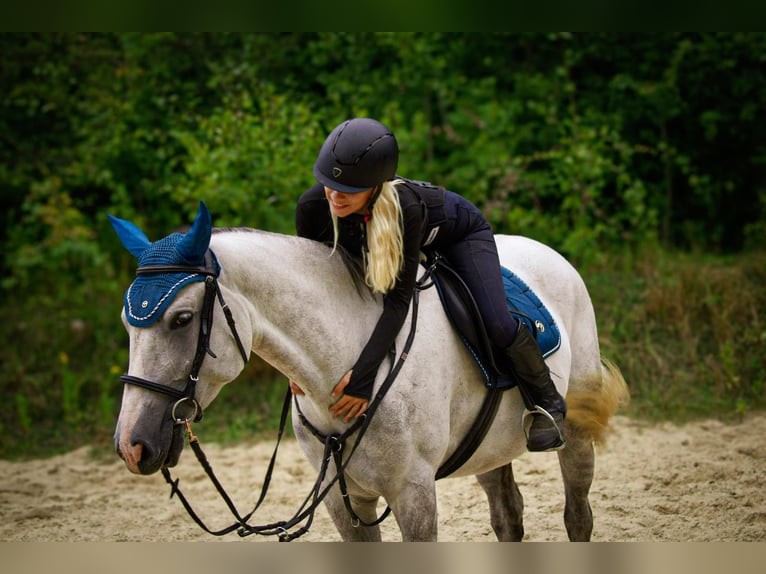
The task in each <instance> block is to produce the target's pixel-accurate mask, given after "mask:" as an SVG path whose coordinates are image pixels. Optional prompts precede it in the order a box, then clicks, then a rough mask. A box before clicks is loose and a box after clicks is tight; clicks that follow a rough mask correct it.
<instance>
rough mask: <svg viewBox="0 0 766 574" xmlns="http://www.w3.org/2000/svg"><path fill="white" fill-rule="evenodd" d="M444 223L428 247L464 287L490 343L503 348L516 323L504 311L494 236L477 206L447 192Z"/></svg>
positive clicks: (514, 336) (507, 344) (511, 337)
mask: <svg viewBox="0 0 766 574" xmlns="http://www.w3.org/2000/svg"><path fill="white" fill-rule="evenodd" d="M445 212H446V215H447V222H445V225H444V229H443V230H440V232H439V234H438V235H437V239H436V240H435V241H434V242H433V243H432V244H431V245H430V246H429V247H432V248H434V249H436V250H437V251H439V252H440V253H441V254H442V255H444V257H445V258H446V259H447V261H448V262H449V264H450V267H452V268H453V269H454V270H455V272H456V273H457V274H458V275H460V278H461V279H462V280H463V281H464V282H465V284H466V285H467V286H468V289H469V290H470V291H471V294H472V295H473V298H474V299H475V300H476V304H477V306H478V308H479V313H481V316H482V319H483V320H484V326H485V327H486V329H487V335H488V336H489V338H490V340H491V341H492V343H493V344H494V345H495V346H497V347H499V348H501V349H504V348H506V347H508V346H510V345H511V343H513V340H514V339H515V338H516V329H517V328H518V323H517V322H516V319H514V318H513V316H512V315H511V314H510V313H509V312H508V305H507V303H506V299H505V288H504V287H503V278H502V274H501V272H500V260H499V258H498V255H497V246H496V245H495V240H494V235H493V233H492V229H491V228H490V226H489V223H488V222H487V220H486V219H485V218H484V216H483V215H482V214H481V212H480V211H479V209H478V208H477V207H476V206H474V205H473V204H472V203H471V202H470V201H468V200H467V199H465V198H463V197H462V196H460V195H457V194H454V193H450V192H448V193H447V198H446V205H445Z"/></svg>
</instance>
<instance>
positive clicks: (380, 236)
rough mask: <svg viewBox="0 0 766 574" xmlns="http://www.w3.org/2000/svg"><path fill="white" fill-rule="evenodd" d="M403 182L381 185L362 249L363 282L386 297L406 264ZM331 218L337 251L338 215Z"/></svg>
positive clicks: (334, 245)
mask: <svg viewBox="0 0 766 574" xmlns="http://www.w3.org/2000/svg"><path fill="white" fill-rule="evenodd" d="M400 181H401V180H395V181H386V182H383V183H382V184H381V190H380V194H379V195H378V198H377V200H376V201H375V205H374V207H373V210H372V217H371V218H370V220H369V221H368V222H367V246H366V247H367V248H366V249H364V248H363V249H362V253H363V263H364V281H365V283H367V285H368V286H369V287H370V288H371V289H372V290H373V292H376V293H383V294H386V293H388V292H389V291H390V290H391V289H393V288H394V285H396V280H397V279H398V277H399V273H400V272H401V270H402V266H403V265H404V253H403V249H404V247H403V245H404V244H403V241H402V233H403V231H402V208H401V205H400V204H399V192H398V191H396V184H397V183H399V182H400ZM331 216H332V225H333V231H334V244H333V251H334V250H335V248H336V247H337V246H338V218H337V216H336V215H335V214H331Z"/></svg>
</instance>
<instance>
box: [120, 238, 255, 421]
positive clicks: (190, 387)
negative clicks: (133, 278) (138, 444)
mask: <svg viewBox="0 0 766 574" xmlns="http://www.w3.org/2000/svg"><path fill="white" fill-rule="evenodd" d="M219 272H220V271H219V268H218V267H217V266H216V263H215V258H214V256H213V253H212V251H210V250H209V249H208V250H207V251H206V252H205V264H204V265H202V266H194V265H146V266H144V267H139V268H138V269H136V275H137V276H141V275H158V274H162V273H200V274H202V275H205V296H204V298H203V301H202V310H201V313H200V324H199V336H198V337H197V349H196V351H195V353H194V360H193V361H192V366H191V371H190V372H189V379H188V380H187V381H186V385H185V386H184V388H183V389H177V388H175V387H171V386H168V385H163V384H160V383H155V382H154V381H149V380H147V379H142V378H141V377H135V376H133V375H122V376H121V377H120V381H122V382H123V383H124V384H126V385H134V386H137V387H141V388H143V389H147V390H150V391H153V392H155V393H160V394H162V395H166V396H169V397H170V398H171V399H174V400H175V402H174V403H173V407H172V408H171V410H170V417H171V418H172V419H173V422H174V423H175V424H184V423H186V422H188V421H194V422H197V421H200V420H202V407H201V406H200V404H199V403H198V402H197V399H196V398H195V396H194V395H195V392H196V389H197V381H199V372H200V369H201V368H202V362H203V361H204V360H205V355H210V356H211V357H212V358H214V359H215V358H217V356H216V354H215V353H214V352H213V351H212V349H211V348H210V334H211V332H212V330H213V314H214V313H213V312H214V310H215V299H216V298H217V299H218V302H219V303H220V304H221V308H222V309H223V313H224V315H225V316H226V322H227V323H228V325H229V329H230V330H231V334H232V335H233V336H234V340H235V341H236V342H237V347H238V348H239V352H240V354H241V355H242V360H243V361H244V362H245V364H247V361H248V358H249V353H247V352H246V351H245V347H244V346H243V345H242V340H241V339H240V338H239V333H237V328H236V326H235V323H234V317H233V316H232V313H231V309H229V306H228V305H227V304H226V302H225V301H224V299H223V295H222V293H221V287H220V286H219V285H218V275H219Z"/></svg>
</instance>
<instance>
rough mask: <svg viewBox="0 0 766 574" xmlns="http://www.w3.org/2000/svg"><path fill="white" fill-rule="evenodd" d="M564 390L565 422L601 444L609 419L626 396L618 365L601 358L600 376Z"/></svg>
mask: <svg viewBox="0 0 766 574" xmlns="http://www.w3.org/2000/svg"><path fill="white" fill-rule="evenodd" d="M595 383H596V384H593V385H585V386H584V388H581V389H573V388H571V387H570V389H569V392H568V393H567V397H566V399H567V423H568V424H570V425H572V426H573V427H576V428H577V430H578V431H579V432H582V433H584V434H585V435H586V436H587V435H590V436H591V437H592V439H593V442H594V443H596V444H603V443H604V442H605V441H606V436H607V434H608V432H609V430H610V427H609V419H610V418H611V417H612V416H613V415H614V414H615V413H616V412H617V409H618V408H620V407H621V406H624V405H627V404H628V401H629V400H630V393H629V391H628V385H627V384H626V383H625V379H624V378H623V376H622V373H621V372H620V369H619V367H617V365H615V364H614V363H612V362H611V361H610V360H609V359H606V358H604V357H602V358H601V380H600V381H595Z"/></svg>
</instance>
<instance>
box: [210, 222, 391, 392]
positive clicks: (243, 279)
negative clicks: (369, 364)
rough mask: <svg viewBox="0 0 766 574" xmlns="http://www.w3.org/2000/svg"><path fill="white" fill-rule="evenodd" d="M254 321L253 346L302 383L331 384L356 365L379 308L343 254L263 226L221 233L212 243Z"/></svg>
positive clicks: (227, 282)
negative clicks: (358, 284)
mask: <svg viewBox="0 0 766 574" xmlns="http://www.w3.org/2000/svg"><path fill="white" fill-rule="evenodd" d="M211 246H212V248H213V251H214V252H215V253H216V255H217V257H218V259H219V261H220V263H221V266H222V267H223V269H224V275H222V278H221V283H222V285H223V286H224V287H225V288H228V289H230V290H232V291H233V292H234V293H235V294H236V296H238V298H239V300H240V304H241V305H243V306H244V307H245V308H246V309H247V312H248V314H249V315H250V322H251V325H252V327H253V352H254V353H256V354H257V355H259V356H260V357H261V358H263V359H264V360H265V361H267V362H268V363H270V364H271V365H272V366H274V367H275V368H277V369H279V371H280V372H282V373H283V374H284V375H285V376H287V377H289V378H291V379H294V380H295V381H296V382H299V384H301V386H302V387H304V390H306V391H307V393H317V394H322V395H327V394H328V392H327V391H328V389H330V388H332V386H333V385H334V384H335V383H336V382H337V381H338V380H339V379H340V377H341V376H342V375H343V374H344V373H345V372H346V371H347V370H348V369H350V368H351V366H352V365H353V363H354V361H355V360H356V358H357V357H358V355H359V353H360V351H361V349H362V347H363V345H364V344H365V343H366V341H367V339H368V337H369V333H370V331H371V329H372V327H373V326H374V324H375V321H377V317H378V316H379V314H380V307H379V305H375V304H374V303H373V302H372V301H373V299H372V298H371V297H370V296H368V295H360V293H359V292H358V291H357V289H356V287H355V286H354V284H353V281H352V280H351V278H350V275H349V272H348V271H347V270H346V269H345V267H344V265H343V263H342V261H341V260H340V256H339V254H334V255H333V256H331V257H330V251H329V250H328V249H327V248H326V247H325V246H323V245H320V244H318V243H316V242H313V241H308V240H305V239H300V238H297V237H291V236H287V235H279V234H272V233H266V232H260V231H249V232H243V231H239V232H225V233H216V234H214V236H213V242H212V243H211Z"/></svg>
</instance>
